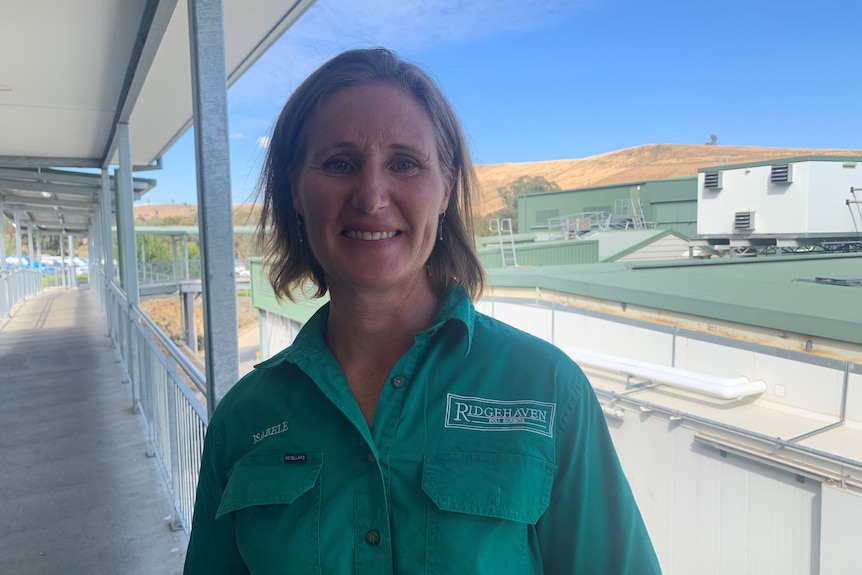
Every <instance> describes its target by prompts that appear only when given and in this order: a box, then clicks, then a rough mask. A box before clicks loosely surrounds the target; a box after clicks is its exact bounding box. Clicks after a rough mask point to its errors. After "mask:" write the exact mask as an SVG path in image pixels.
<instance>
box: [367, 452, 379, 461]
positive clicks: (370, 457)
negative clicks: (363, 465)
mask: <svg viewBox="0 0 862 575" xmlns="http://www.w3.org/2000/svg"><path fill="white" fill-rule="evenodd" d="M368 461H370V462H371V463H374V462H375V461H377V460H376V459H374V454H373V453H369V454H368Z"/></svg>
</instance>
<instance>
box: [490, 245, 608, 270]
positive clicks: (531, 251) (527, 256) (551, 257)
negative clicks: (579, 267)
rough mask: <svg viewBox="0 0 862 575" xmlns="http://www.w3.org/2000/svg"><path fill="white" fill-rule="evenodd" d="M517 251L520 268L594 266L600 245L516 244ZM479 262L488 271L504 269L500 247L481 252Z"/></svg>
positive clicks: (597, 259)
mask: <svg viewBox="0 0 862 575" xmlns="http://www.w3.org/2000/svg"><path fill="white" fill-rule="evenodd" d="M507 247H508V246H507ZM515 250H516V254H517V256H518V265H519V266H555V265H568V264H594V263H596V262H598V261H599V243H598V242H596V241H588V240H585V241H577V240H569V241H565V242H537V243H533V244H521V245H519V244H516V245H515ZM479 260H480V261H481V262H482V265H484V266H485V268H486V269H493V268H501V267H503V259H502V255H501V254H500V247H499V246H497V247H487V248H482V249H481V250H479Z"/></svg>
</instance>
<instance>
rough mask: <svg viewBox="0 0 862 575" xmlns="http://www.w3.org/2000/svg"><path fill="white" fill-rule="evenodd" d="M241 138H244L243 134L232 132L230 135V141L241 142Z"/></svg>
mask: <svg viewBox="0 0 862 575" xmlns="http://www.w3.org/2000/svg"><path fill="white" fill-rule="evenodd" d="M243 138H245V134H243V133H242V132H234V133H232V134H231V135H230V139H231V140H242V139H243Z"/></svg>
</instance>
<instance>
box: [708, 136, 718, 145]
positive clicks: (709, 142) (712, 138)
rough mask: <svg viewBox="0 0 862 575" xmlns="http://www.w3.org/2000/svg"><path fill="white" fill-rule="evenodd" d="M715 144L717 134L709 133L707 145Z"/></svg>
mask: <svg viewBox="0 0 862 575" xmlns="http://www.w3.org/2000/svg"><path fill="white" fill-rule="evenodd" d="M716 144H718V136H716V135H715V134H710V135H709V141H708V142H707V145H710V146H715V145H716Z"/></svg>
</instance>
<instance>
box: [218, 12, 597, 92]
mask: <svg viewBox="0 0 862 575" xmlns="http://www.w3.org/2000/svg"><path fill="white" fill-rule="evenodd" d="M581 9H582V7H581V6H580V5H579V3H577V2H572V0H545V1H543V2H524V1H523V0H475V1H473V2H465V3H453V2H451V0H366V1H363V2H357V1H356V0H328V1H327V2H317V3H315V4H314V5H313V6H312V7H311V8H310V9H309V10H308V12H307V13H306V14H305V15H304V16H303V17H302V18H301V19H300V20H299V22H297V23H296V24H294V25H293V27H291V28H290V29H289V30H288V31H287V32H286V33H285V34H284V36H283V37H282V38H281V39H279V40H278V41H277V42H276V43H275V44H274V45H273V46H272V47H271V48H270V49H269V50H268V51H267V53H266V54H264V55H263V56H262V57H261V60H260V61H259V63H258V65H256V66H253V67H252V68H251V69H250V70H249V71H248V72H247V73H246V74H245V76H244V77H243V78H242V79H241V80H240V81H239V82H237V84H236V85H235V86H234V88H233V89H232V92H231V96H232V97H233V98H236V101H237V103H238V104H239V105H242V104H245V103H251V102H254V101H259V100H260V99H261V98H272V99H273V100H274V101H275V102H277V103H278V104H279V105H280V104H283V103H284V101H285V100H286V98H287V97H288V96H289V95H290V93H291V92H293V90H294V89H295V88H296V86H297V85H298V84H299V82H301V81H302V80H303V79H304V78H305V77H306V76H307V75H308V74H310V73H311V72H312V71H313V70H314V69H315V68H317V67H318V66H319V65H320V64H322V63H323V62H325V61H326V60H328V59H329V58H331V57H332V56H334V55H335V54H338V53H339V52H342V51H344V50H347V49H351V48H361V47H368V46H386V47H388V48H392V49H394V50H395V51H397V52H398V53H399V54H400V55H402V56H404V57H407V58H409V57H411V56H412V55H421V54H422V53H424V52H426V51H431V50H434V49H437V48H440V47H445V46H454V45H459V44H463V43H466V42H470V41H475V40H481V39H484V38H489V37H494V36H499V35H511V34H517V33H520V32H526V31H530V30H535V29H541V28H543V27H547V26H551V25H554V24H556V23H557V22H559V21H560V20H561V19H563V18H565V17H567V16H570V15H571V14H572V13H574V12H576V11H578V10H581Z"/></svg>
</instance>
